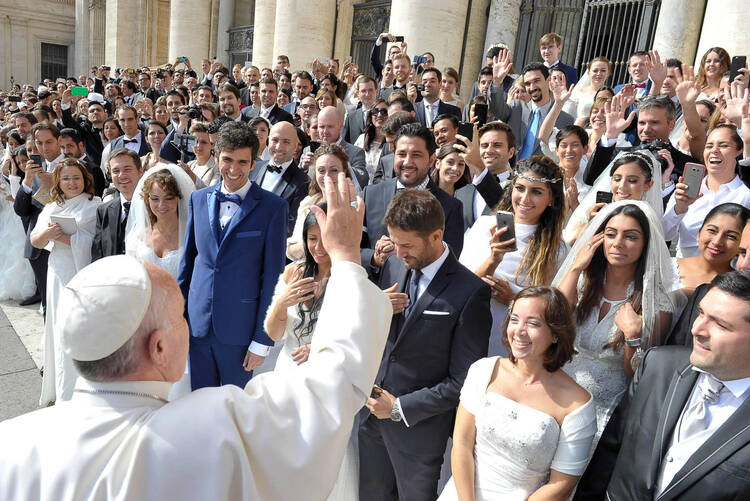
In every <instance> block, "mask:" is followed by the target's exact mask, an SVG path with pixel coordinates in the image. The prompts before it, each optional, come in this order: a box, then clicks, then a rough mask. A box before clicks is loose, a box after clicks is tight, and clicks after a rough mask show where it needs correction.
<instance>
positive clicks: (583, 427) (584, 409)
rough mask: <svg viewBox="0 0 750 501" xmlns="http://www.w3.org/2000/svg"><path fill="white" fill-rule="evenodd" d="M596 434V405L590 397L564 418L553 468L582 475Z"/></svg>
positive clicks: (570, 473) (568, 473) (553, 459)
mask: <svg viewBox="0 0 750 501" xmlns="http://www.w3.org/2000/svg"><path fill="white" fill-rule="evenodd" d="M594 435H596V406H595V405H594V398H593V397H592V398H591V399H589V401H588V402H586V403H585V404H583V405H582V406H581V407H579V408H578V409H576V410H574V411H573V412H571V413H570V414H568V415H567V416H565V419H564V420H563V423H562V426H561V427H560V438H559V439H558V441H557V451H555V457H554V458H552V465H551V466H550V468H552V469H553V470H555V471H559V472H560V473H565V474H566V475H575V476H579V475H582V474H583V472H584V470H585V469H586V465H587V464H588V462H589V452H590V451H591V443H592V441H593V440H594Z"/></svg>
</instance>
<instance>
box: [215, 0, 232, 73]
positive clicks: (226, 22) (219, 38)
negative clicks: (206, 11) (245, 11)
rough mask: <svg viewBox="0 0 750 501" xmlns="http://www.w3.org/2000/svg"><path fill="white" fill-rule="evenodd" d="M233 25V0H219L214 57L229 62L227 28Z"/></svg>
mask: <svg viewBox="0 0 750 501" xmlns="http://www.w3.org/2000/svg"><path fill="white" fill-rule="evenodd" d="M233 24H234V0H219V25H218V28H217V29H216V57H218V58H219V60H220V61H225V60H226V61H229V53H228V52H227V49H229V33H228V32H227V31H228V30H229V28H231V27H232V25H233Z"/></svg>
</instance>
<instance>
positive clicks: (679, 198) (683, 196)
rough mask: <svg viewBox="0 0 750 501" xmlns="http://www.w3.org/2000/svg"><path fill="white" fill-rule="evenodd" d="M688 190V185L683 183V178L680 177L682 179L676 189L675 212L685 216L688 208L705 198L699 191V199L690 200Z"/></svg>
mask: <svg viewBox="0 0 750 501" xmlns="http://www.w3.org/2000/svg"><path fill="white" fill-rule="evenodd" d="M688 189H689V187H688V185H686V184H685V183H684V182H683V179H682V176H680V179H679V180H678V182H677V184H676V185H675V187H674V201H675V204H674V211H675V213H677V214H684V213H685V212H687V210H688V207H690V205H691V204H692V203H693V202H695V201H696V200H698V199H699V198H700V197H702V196H703V193H701V192H700V191H699V192H698V196H697V197H695V198H690V197H689V196H688Z"/></svg>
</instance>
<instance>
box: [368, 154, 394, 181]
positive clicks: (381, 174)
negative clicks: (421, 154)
mask: <svg viewBox="0 0 750 501" xmlns="http://www.w3.org/2000/svg"><path fill="white" fill-rule="evenodd" d="M393 158H394V157H393V153H388V154H387V155H381V156H380V160H378V166H377V167H376V168H375V174H373V176H372V184H378V183H380V182H383V181H386V180H388V179H391V178H394V177H396V175H395V174H394V173H393Z"/></svg>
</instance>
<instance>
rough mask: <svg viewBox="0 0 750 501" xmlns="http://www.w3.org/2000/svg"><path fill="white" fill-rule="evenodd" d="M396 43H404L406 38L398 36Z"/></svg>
mask: <svg viewBox="0 0 750 501" xmlns="http://www.w3.org/2000/svg"><path fill="white" fill-rule="evenodd" d="M396 41H397V42H403V41H404V37H403V36H398V37H396Z"/></svg>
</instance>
